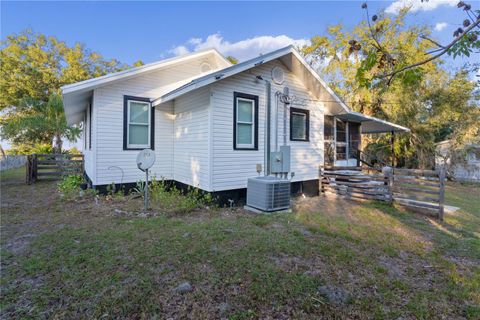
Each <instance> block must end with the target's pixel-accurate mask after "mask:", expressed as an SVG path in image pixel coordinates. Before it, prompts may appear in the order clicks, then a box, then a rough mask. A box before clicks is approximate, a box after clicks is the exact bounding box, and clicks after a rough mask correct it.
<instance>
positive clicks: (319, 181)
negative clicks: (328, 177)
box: [318, 165, 323, 195]
mask: <svg viewBox="0 0 480 320" xmlns="http://www.w3.org/2000/svg"><path fill="white" fill-rule="evenodd" d="M318 174H319V179H318V195H321V194H322V193H323V186H322V181H323V166H322V165H320V166H319V167H318Z"/></svg>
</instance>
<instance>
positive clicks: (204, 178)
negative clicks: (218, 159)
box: [173, 88, 210, 191]
mask: <svg viewBox="0 0 480 320" xmlns="http://www.w3.org/2000/svg"><path fill="white" fill-rule="evenodd" d="M173 105H174V113H175V116H174V119H175V120H174V125H173V144H174V147H173V179H175V180H176V181H179V182H182V183H185V184H188V185H191V186H194V187H199V188H201V189H203V190H207V191H210V176H209V173H210V161H209V157H210V152H209V137H210V135H209V117H210V114H209V112H210V91H209V90H208V88H202V89H199V90H195V91H192V92H190V93H187V94H185V95H183V96H181V97H179V98H177V99H175V101H174V104H173Z"/></svg>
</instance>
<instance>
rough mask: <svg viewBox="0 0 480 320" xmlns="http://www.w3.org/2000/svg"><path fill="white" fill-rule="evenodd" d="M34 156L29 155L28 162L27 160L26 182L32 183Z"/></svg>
mask: <svg viewBox="0 0 480 320" xmlns="http://www.w3.org/2000/svg"><path fill="white" fill-rule="evenodd" d="M31 176H32V156H31V155H27V162H25V183H26V184H31V183H32V178H31Z"/></svg>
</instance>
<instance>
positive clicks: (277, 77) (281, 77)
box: [272, 66, 285, 84]
mask: <svg viewBox="0 0 480 320" xmlns="http://www.w3.org/2000/svg"><path fill="white" fill-rule="evenodd" d="M272 79H273V82H275V83H276V84H283V82H284V81H285V72H284V71H283V69H282V68H281V67H278V66H277V67H275V68H273V69H272Z"/></svg>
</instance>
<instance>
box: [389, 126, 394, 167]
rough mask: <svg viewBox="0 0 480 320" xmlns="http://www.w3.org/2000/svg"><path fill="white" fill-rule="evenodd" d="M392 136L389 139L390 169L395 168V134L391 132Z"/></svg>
mask: <svg viewBox="0 0 480 320" xmlns="http://www.w3.org/2000/svg"><path fill="white" fill-rule="evenodd" d="M391 133H392V135H391V137H390V144H391V148H392V168H393V167H395V148H394V146H393V145H394V143H395V132H394V131H392V132H391Z"/></svg>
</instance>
